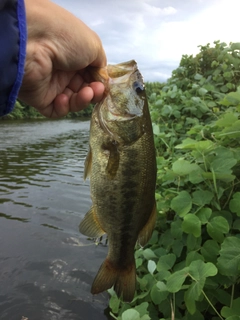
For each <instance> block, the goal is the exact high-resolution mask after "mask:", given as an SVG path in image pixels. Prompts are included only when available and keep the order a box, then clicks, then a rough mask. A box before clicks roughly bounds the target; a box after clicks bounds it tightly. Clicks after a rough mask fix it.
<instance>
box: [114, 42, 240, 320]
mask: <svg viewBox="0 0 240 320" xmlns="http://www.w3.org/2000/svg"><path fill="white" fill-rule="evenodd" d="M214 45H215V46H214V47H210V45H209V44H208V45H206V46H200V52H199V54H197V55H196V56H195V57H193V56H187V55H184V56H183V57H182V60H181V62H180V66H179V67H178V68H177V69H176V70H174V71H173V73H172V77H171V78H170V79H169V80H168V82H167V83H166V84H165V85H164V86H163V85H160V84H159V85H158V86H157V85H156V84H154V85H151V84H147V86H146V88H147V90H148V93H149V102H150V110H151V116H152V121H153V130H154V136H155V144H156V150H157V169H158V172H157V190H156V199H157V208H158V221H157V226H156V229H155V231H154V233H153V235H152V238H151V240H150V242H149V244H148V246H146V247H144V248H137V250H136V252H135V257H136V266H137V292H136V295H135V298H134V300H133V301H132V302H131V303H123V302H122V301H121V300H119V299H118V298H117V296H116V295H115V294H114V292H113V291H112V290H109V292H110V294H111V298H110V303H109V305H110V309H111V315H112V317H113V318H114V319H122V320H148V319H151V320H155V319H156V320H157V319H161V320H170V319H171V320H173V319H174V320H177V319H179V320H180V319H181V320H193V319H194V320H204V319H209V320H210V319H211V320H215V319H226V320H240V298H239V297H240V285H239V282H240V87H239V86H240V43H230V45H229V46H227V45H226V44H225V43H220V42H219V41H217V42H215V43H214ZM160 88H161V90H159V89H160Z"/></svg>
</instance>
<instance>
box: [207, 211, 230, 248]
mask: <svg viewBox="0 0 240 320" xmlns="http://www.w3.org/2000/svg"><path fill="white" fill-rule="evenodd" d="M228 231H229V224H228V221H227V220H226V219H225V218H223V217H221V216H217V217H214V218H213V219H211V220H210V221H209V222H208V223H207V232H208V234H209V235H210V237H211V238H212V239H213V240H216V241H217V242H222V241H223V239H224V234H225V233H228Z"/></svg>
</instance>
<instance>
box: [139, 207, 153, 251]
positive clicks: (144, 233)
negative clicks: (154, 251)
mask: <svg viewBox="0 0 240 320" xmlns="http://www.w3.org/2000/svg"><path fill="white" fill-rule="evenodd" d="M156 218H157V209H156V202H155V203H154V206H153V209H152V212H151V215H150V217H149V219H148V221H147V223H146V224H145V226H144V227H143V228H142V230H141V231H140V233H139V236H138V242H139V244H140V245H141V246H142V247H144V246H145V244H146V243H147V242H148V240H149V239H150V238H151V236H152V232H153V229H154V227H155V223H156Z"/></svg>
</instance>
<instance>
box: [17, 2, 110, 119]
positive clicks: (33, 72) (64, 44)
mask: <svg viewBox="0 0 240 320" xmlns="http://www.w3.org/2000/svg"><path fill="white" fill-rule="evenodd" d="M25 6H26V14H27V27H28V41H27V55H26V62H25V74H24V78H23V82H22V86H21V89H20V92H19V98H20V100H22V101H24V102H25V103H27V104H29V105H31V106H33V107H35V108H36V109H37V110H38V111H39V112H40V113H42V114H43V115H44V116H46V117H53V118H56V117H62V116H65V115H66V114H67V113H68V112H69V111H72V112H76V111H79V110H81V109H83V108H85V107H86V106H87V105H88V104H89V103H90V102H98V101H100V100H101V99H102V97H103V92H104V85H103V84H102V83H101V82H97V81H94V79H93V78H92V74H93V73H92V72H90V69H91V68H90V66H93V67H98V68H99V67H100V68H101V67H105V66H106V56H105V53H104V50H103V48H102V44H101V41H100V39H99V37H98V36H97V35H96V33H95V32H93V31H92V30H91V29H89V28H88V27H87V26H86V25H85V24H84V23H83V22H82V21H81V20H79V19H78V18H76V17H75V16H73V15H72V14H71V13H69V12H68V11H66V10H65V9H63V8H61V7H59V6H58V5H56V4H54V3H52V2H50V1H49V0H25ZM88 67H89V68H88Z"/></svg>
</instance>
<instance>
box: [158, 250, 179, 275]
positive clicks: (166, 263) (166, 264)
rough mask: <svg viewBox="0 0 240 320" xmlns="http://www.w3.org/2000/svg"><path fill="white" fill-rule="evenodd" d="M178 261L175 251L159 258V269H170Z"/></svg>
mask: <svg viewBox="0 0 240 320" xmlns="http://www.w3.org/2000/svg"><path fill="white" fill-rule="evenodd" d="M175 261H176V256H175V254H173V253H169V254H166V255H164V256H162V257H160V258H159V260H158V263H157V270H158V271H162V270H170V269H171V268H172V267H173V265H174V263H175Z"/></svg>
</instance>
